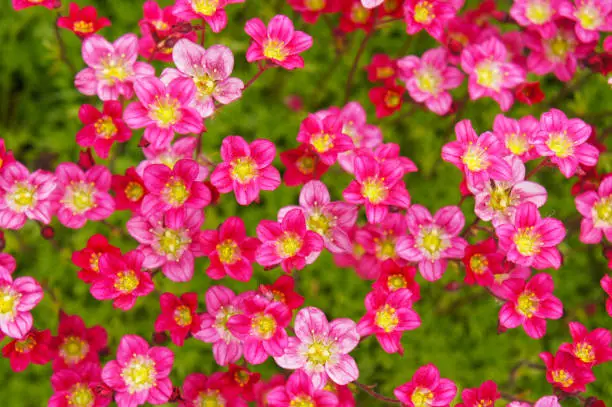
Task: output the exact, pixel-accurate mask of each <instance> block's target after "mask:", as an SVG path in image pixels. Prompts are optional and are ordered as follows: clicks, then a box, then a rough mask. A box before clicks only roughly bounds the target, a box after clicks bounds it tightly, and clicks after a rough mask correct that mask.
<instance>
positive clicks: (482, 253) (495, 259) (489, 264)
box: [462, 238, 504, 287]
mask: <svg viewBox="0 0 612 407" xmlns="http://www.w3.org/2000/svg"><path fill="white" fill-rule="evenodd" d="M503 260H504V255H503V254H501V253H498V252H497V243H496V242H495V239H492V238H489V239H487V240H483V241H481V242H478V243H477V244H474V245H469V246H467V247H466V248H465V255H464V257H463V259H462V261H463V264H464V266H465V283H466V284H470V285H471V284H474V283H475V284H478V285H480V286H483V287H489V286H490V285H491V284H493V282H494V281H495V277H494V274H495V271H497V270H499V269H500V268H501V264H502V261H503Z"/></svg>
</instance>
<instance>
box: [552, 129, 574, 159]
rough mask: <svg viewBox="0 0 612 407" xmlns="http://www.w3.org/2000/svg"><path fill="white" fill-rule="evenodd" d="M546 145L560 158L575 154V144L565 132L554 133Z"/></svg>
mask: <svg viewBox="0 0 612 407" xmlns="http://www.w3.org/2000/svg"><path fill="white" fill-rule="evenodd" d="M546 145H547V146H548V148H550V150H551V151H552V152H553V153H555V155H556V156H557V157H559V158H565V157H569V156H570V155H572V154H574V142H573V141H572V140H571V139H570V138H569V137H568V136H567V133H566V132H565V131H564V132H562V133H552V134H551V135H550V136H549V137H548V140H547V141H546Z"/></svg>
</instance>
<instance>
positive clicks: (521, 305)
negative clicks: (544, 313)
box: [516, 291, 539, 318]
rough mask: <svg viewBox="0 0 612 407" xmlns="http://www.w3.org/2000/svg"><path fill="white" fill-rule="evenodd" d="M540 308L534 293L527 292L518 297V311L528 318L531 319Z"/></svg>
mask: <svg viewBox="0 0 612 407" xmlns="http://www.w3.org/2000/svg"><path fill="white" fill-rule="evenodd" d="M538 306H539V300H538V297H536V295H535V294H534V293H532V292H528V291H525V292H523V293H521V295H519V297H518V300H517V304H516V311H517V312H519V313H520V314H521V315H524V316H526V317H527V318H531V317H532V316H533V313H534V312H536V311H537V310H538Z"/></svg>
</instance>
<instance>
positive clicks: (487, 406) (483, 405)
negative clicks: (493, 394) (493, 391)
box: [476, 399, 493, 407]
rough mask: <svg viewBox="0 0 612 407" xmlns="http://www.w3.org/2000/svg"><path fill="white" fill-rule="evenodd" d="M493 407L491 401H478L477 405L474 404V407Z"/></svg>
mask: <svg viewBox="0 0 612 407" xmlns="http://www.w3.org/2000/svg"><path fill="white" fill-rule="evenodd" d="M492 405H493V401H492V400H489V399H487V400H480V401H479V402H478V404H476V407H491V406H492Z"/></svg>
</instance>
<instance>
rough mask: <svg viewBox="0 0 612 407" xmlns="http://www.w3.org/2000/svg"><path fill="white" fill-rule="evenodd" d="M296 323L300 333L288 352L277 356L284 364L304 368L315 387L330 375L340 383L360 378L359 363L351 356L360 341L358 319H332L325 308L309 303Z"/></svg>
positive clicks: (286, 349)
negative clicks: (324, 311)
mask: <svg viewBox="0 0 612 407" xmlns="http://www.w3.org/2000/svg"><path fill="white" fill-rule="evenodd" d="M293 326H294V330H295V335H296V336H295V337H291V338H289V344H288V346H287V347H286V348H285V353H284V355H282V356H279V357H275V358H274V360H275V361H276V363H277V364H278V365H279V366H280V367H282V368H283V369H300V370H303V371H304V372H305V373H306V374H308V375H309V376H310V377H311V379H312V383H313V385H314V386H315V387H320V386H323V385H324V384H325V383H327V380H328V378H329V379H331V381H332V382H334V383H336V384H340V385H345V384H348V383H350V382H352V381H354V380H356V379H357V377H358V376H359V370H358V368H357V364H356V363H355V360H354V359H353V358H352V357H351V356H349V352H350V351H352V350H353V349H355V347H356V346H357V344H358V343H359V334H358V333H357V326H356V324H355V322H353V321H352V320H350V319H347V318H339V319H335V320H333V321H332V322H331V323H329V322H328V321H327V317H326V316H325V314H324V313H323V311H321V310H320V309H318V308H314V307H306V308H303V309H301V310H300V312H298V314H297V316H296V317H295V323H294V325H293Z"/></svg>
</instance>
